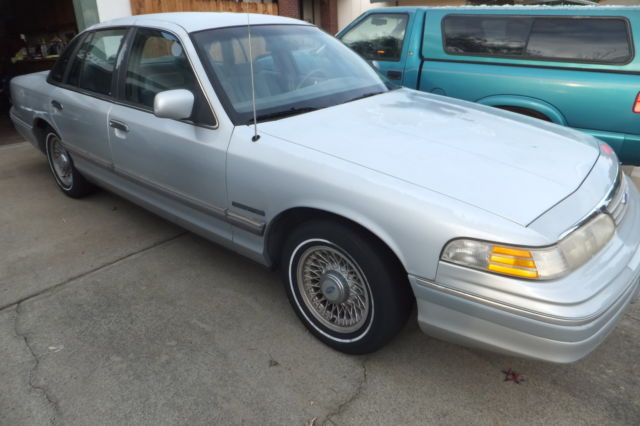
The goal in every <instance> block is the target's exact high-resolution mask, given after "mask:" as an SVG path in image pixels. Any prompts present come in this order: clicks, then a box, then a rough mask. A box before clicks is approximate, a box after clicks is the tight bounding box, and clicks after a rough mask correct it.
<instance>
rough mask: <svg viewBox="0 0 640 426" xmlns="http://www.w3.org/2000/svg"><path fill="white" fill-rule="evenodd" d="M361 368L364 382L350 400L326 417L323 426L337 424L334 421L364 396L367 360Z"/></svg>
mask: <svg viewBox="0 0 640 426" xmlns="http://www.w3.org/2000/svg"><path fill="white" fill-rule="evenodd" d="M360 367H362V380H360V382H359V383H358V386H357V387H356V390H355V392H354V393H353V394H352V395H351V396H349V398H347V399H346V400H345V401H343V402H342V403H340V405H338V408H336V409H335V410H333V411H331V412H330V413H329V414H327V415H326V416H325V418H324V421H323V422H322V425H323V426H324V425H327V424H332V425H335V424H336V423H335V422H334V421H333V418H334V417H337V416H339V415H340V414H342V413H343V412H344V411H345V410H346V409H347V408H348V407H349V406H350V405H351V404H353V402H354V401H355V400H357V399H358V398H359V397H360V395H361V394H362V391H363V390H364V388H365V385H366V384H367V359H364V360H363V361H362V363H361V364H360Z"/></svg>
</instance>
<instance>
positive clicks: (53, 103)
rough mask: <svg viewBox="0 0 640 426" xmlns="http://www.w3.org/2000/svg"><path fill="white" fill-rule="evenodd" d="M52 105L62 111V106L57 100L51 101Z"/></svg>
mask: <svg viewBox="0 0 640 426" xmlns="http://www.w3.org/2000/svg"><path fill="white" fill-rule="evenodd" d="M51 105H52V106H53V107H54V108H55V109H57V110H58V111H62V104H61V103H60V102H58V101H56V100H53V101H51Z"/></svg>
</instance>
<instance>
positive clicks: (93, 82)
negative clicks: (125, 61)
mask: <svg viewBox="0 0 640 426" xmlns="http://www.w3.org/2000/svg"><path fill="white" fill-rule="evenodd" d="M126 33H127V30H126V29H124V28H122V29H113V30H102V31H96V32H95V33H93V34H92V35H91V36H89V37H87V39H85V41H84V42H83V43H82V46H80V49H79V50H78V51H77V53H76V55H75V58H74V59H73V63H72V65H71V70H70V71H69V76H68V77H67V84H69V85H72V86H77V87H79V88H80V89H84V90H88V91H90V92H94V93H98V94H101V95H110V94H111V82H112V76H113V70H114V68H115V65H116V58H117V56H118V52H119V51H120V45H121V44H122V39H123V38H124V36H125V34H126Z"/></svg>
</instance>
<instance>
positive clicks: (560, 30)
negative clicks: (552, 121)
mask: <svg viewBox="0 0 640 426" xmlns="http://www.w3.org/2000/svg"><path fill="white" fill-rule="evenodd" d="M442 30H443V38H444V40H443V41H444V50H445V52H446V53H449V54H452V55H468V56H494V57H516V58H522V59H532V60H550V61H567V62H592V63H602V64H620V63H626V62H628V61H629V60H630V59H631V57H632V48H631V46H630V41H629V29H628V24H627V21H626V20H624V19H621V18H599V17H594V18H591V17H579V18H556V17H532V16H504V15H501V16H495V15H494V16H490V15H476V16H471V15H449V16H447V17H445V18H444V20H443V23H442Z"/></svg>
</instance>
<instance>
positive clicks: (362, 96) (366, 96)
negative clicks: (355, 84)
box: [343, 92, 385, 104]
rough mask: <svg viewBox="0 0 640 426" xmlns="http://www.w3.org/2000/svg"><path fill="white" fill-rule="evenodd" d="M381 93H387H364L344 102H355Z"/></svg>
mask: <svg viewBox="0 0 640 426" xmlns="http://www.w3.org/2000/svg"><path fill="white" fill-rule="evenodd" d="M380 93H385V92H371V93H365V94H364V95H360V96H356V97H355V98H351V99H349V100H348V101H344V102H343V103H345V104H346V103H347V102H353V101H357V100H360V99H364V98H370V97H371V96H375V95H379V94H380Z"/></svg>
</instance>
